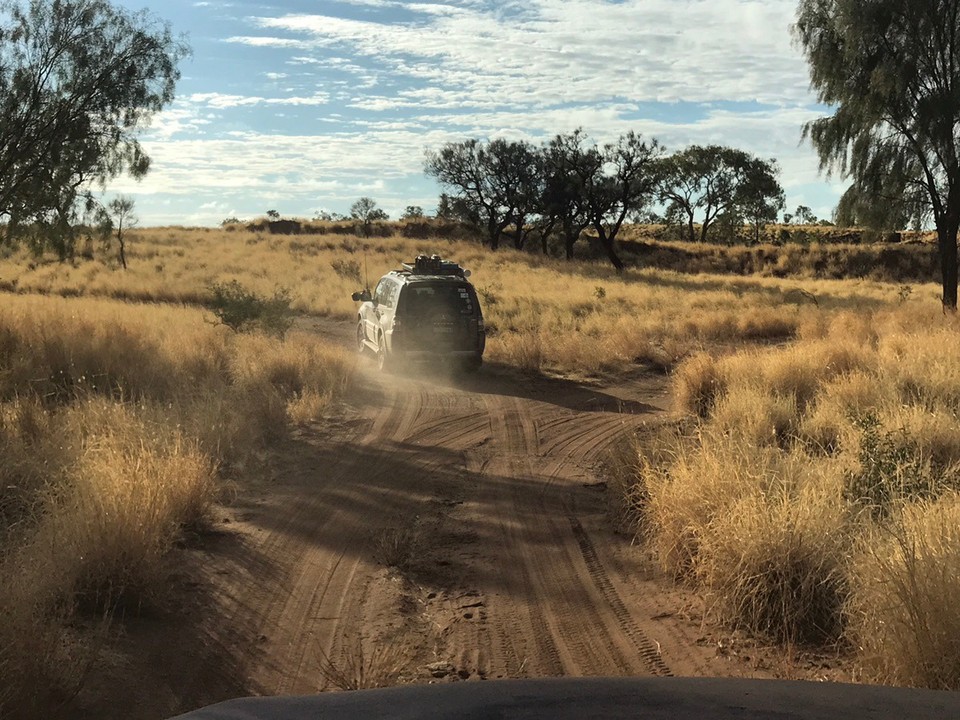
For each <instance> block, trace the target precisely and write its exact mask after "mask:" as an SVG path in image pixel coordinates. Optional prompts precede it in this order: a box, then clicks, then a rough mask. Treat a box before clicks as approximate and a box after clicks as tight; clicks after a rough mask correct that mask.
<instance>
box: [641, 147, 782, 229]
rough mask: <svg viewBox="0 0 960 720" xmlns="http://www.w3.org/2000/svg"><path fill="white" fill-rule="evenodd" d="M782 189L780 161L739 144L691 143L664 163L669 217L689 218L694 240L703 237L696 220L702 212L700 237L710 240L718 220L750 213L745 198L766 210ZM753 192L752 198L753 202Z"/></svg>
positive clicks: (663, 189) (663, 181) (663, 185)
mask: <svg viewBox="0 0 960 720" xmlns="http://www.w3.org/2000/svg"><path fill="white" fill-rule="evenodd" d="M764 192H767V193H770V194H768V195H763V194H762V193H764ZM757 193H761V194H760V195H758V194H757ZM778 193H782V190H781V189H780V185H779V183H778V182H777V180H776V168H775V167H774V163H773V162H772V161H770V162H768V161H764V160H758V159H757V158H755V157H753V156H752V155H750V154H749V153H746V152H744V151H743V150H738V149H736V148H730V147H723V146H720V145H709V146H706V147H702V146H700V145H691V146H690V147H688V148H686V149H685V150H682V151H680V152H678V153H676V154H674V155H672V156H670V157H669V158H667V159H666V160H664V162H663V163H662V173H661V183H660V188H659V196H660V200H661V201H662V202H665V203H667V214H668V215H678V216H681V217H683V218H684V219H685V220H686V225H687V239H688V240H690V241H691V242H694V241H696V240H697V235H696V232H695V229H694V221H695V218H696V215H697V214H698V213H700V218H701V219H700V238H699V239H700V242H706V241H707V238H708V235H709V232H710V226H711V224H713V222H714V221H715V220H717V219H718V218H720V217H723V216H726V217H728V218H730V217H734V216H737V215H740V214H747V213H746V212H745V211H746V208H745V207H743V203H744V202H749V203H750V204H751V205H752V206H753V210H754V211H757V210H762V209H763V205H764V204H765V200H766V201H769V202H770V203H774V204H775V203H776V202H777V195H778ZM748 196H752V197H750V199H749V200H747V198H748ZM778 209H779V208H778ZM753 219H754V220H755V219H756V217H755V216H754V218H753Z"/></svg>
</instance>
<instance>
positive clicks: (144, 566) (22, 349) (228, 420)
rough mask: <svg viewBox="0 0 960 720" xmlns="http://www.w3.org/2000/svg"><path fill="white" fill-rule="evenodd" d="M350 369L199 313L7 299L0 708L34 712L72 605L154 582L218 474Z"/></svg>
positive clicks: (53, 674)
mask: <svg viewBox="0 0 960 720" xmlns="http://www.w3.org/2000/svg"><path fill="white" fill-rule="evenodd" d="M353 364H354V361H353V357H352V355H351V354H349V353H347V352H345V351H343V350H341V349H338V348H331V347H329V346H327V345H326V344H324V343H323V342H322V341H320V340H318V339H317V338H314V337H310V336H306V335H297V334H293V335H291V336H290V337H289V339H288V340H287V341H285V342H279V341H277V340H274V339H270V338H266V337H262V336H256V335H236V334H234V333H232V332H231V331H229V330H227V329H226V328H223V327H216V326H214V325H212V324H211V323H210V322H209V321H208V318H206V317H205V314H204V313H203V312H201V311H199V310H196V309H190V308H183V307H171V306H159V305H132V304H125V303H118V302H115V301H109V300H91V299H63V298H48V297H40V296H11V295H4V296H3V304H2V305H0V456H2V457H3V459H4V462H3V463H2V464H0V574H2V576H3V578H4V586H3V588H2V589H0V668H3V669H4V672H0V713H2V714H4V716H6V713H10V714H13V713H14V712H15V711H16V712H21V713H26V714H27V715H29V714H30V713H31V712H33V713H35V714H37V715H40V716H42V715H43V714H44V711H45V709H46V710H48V709H49V707H48V706H45V705H44V701H43V700H42V698H46V697H47V696H48V695H52V694H55V690H56V689H57V686H58V685H59V686H60V689H62V686H63V685H64V684H66V685H69V684H71V683H73V682H76V680H77V677H78V676H79V675H80V672H79V669H78V663H82V661H83V659H84V657H85V655H84V654H83V653H79V654H78V653H77V652H76V650H75V648H76V647H77V643H76V642H75V641H73V640H71V641H70V642H67V641H66V640H65V638H66V637H67V636H68V635H69V634H70V630H69V625H70V623H69V620H70V617H71V614H72V613H73V612H75V610H76V609H77V608H81V609H85V610H96V611H100V612H102V611H107V612H109V610H110V609H111V608H113V607H115V606H116V605H117V603H125V604H128V605H129V606H131V607H136V606H137V605H138V604H141V603H144V602H150V601H151V600H152V599H153V598H154V597H155V596H157V595H160V594H162V593H163V590H164V584H165V581H164V578H165V572H166V567H165V557H166V555H167V553H168V551H169V549H170V548H171V546H172V544H173V543H174V542H175V541H176V539H177V538H178V537H179V536H180V535H181V533H182V531H183V529H184V528H185V527H190V526H196V525H198V524H200V523H202V522H203V521H204V518H205V515H206V512H207V510H208V508H209V506H210V504H211V503H212V502H213V501H214V499H215V498H216V496H217V493H218V491H219V488H220V487H221V482H220V480H219V475H220V474H221V473H222V472H223V471H224V470H229V471H230V474H231V475H232V476H234V477H236V476H237V475H238V471H239V469H240V468H242V467H243V466H244V465H246V464H247V463H248V462H249V460H250V458H251V457H252V454H253V453H255V452H257V451H258V450H259V449H260V448H262V447H263V446H264V444H265V443H266V442H267V441H269V439H270V438H272V437H274V436H275V435H276V434H277V433H279V432H282V431H283V428H284V426H285V425H286V424H287V422H288V421H294V422H302V421H308V420H313V419H316V418H317V417H318V416H319V413H320V412H321V411H322V410H323V408H324V407H325V405H326V403H327V402H329V400H330V399H331V398H332V397H333V396H334V395H335V394H336V393H337V392H339V391H340V390H341V389H342V388H343V386H344V384H345V383H346V381H347V379H348V377H349V374H350V372H351V370H352V367H353ZM27 628H29V634H28V636H27V635H25V633H26V632H27V630H26V629H27ZM32 697H40V698H41V701H40V702H39V704H38V705H31V702H32V701H31V700H30V698H32ZM4 703H6V705H4ZM31 708H33V709H32V710H31Z"/></svg>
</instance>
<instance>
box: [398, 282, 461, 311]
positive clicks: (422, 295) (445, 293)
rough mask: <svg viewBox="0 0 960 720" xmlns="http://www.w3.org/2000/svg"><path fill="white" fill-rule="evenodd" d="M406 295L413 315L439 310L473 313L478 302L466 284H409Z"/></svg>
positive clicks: (408, 306) (409, 309)
mask: <svg viewBox="0 0 960 720" xmlns="http://www.w3.org/2000/svg"><path fill="white" fill-rule="evenodd" d="M404 294H405V295H406V303H407V312H408V313H410V314H411V315H420V314H427V313H431V312H437V311H445V312H453V313H459V314H460V315H473V314H474V309H475V307H476V303H475V301H474V295H473V293H472V292H470V288H469V287H468V286H466V285H450V284H443V285H421V284H419V283H418V284H416V285H409V286H408V287H407V289H406V291H405V293H404Z"/></svg>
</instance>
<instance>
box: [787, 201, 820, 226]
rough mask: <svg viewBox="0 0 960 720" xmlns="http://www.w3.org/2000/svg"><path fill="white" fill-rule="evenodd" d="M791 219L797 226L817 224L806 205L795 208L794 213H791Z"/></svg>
mask: <svg viewBox="0 0 960 720" xmlns="http://www.w3.org/2000/svg"><path fill="white" fill-rule="evenodd" d="M793 219H794V221H795V222H796V223H797V224H798V225H815V224H816V223H817V222H818V220H817V216H816V215H814V214H813V210H811V209H810V208H809V207H807V206H806V205H798V206H797V210H796V212H795V213H793Z"/></svg>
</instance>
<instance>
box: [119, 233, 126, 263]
mask: <svg viewBox="0 0 960 720" xmlns="http://www.w3.org/2000/svg"><path fill="white" fill-rule="evenodd" d="M117 242H118V243H119V244H120V264H121V265H123V269H124V270H126V269H127V254H126V252H125V251H126V247H125V246H126V241H125V240H124V239H123V235H118V236H117Z"/></svg>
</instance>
